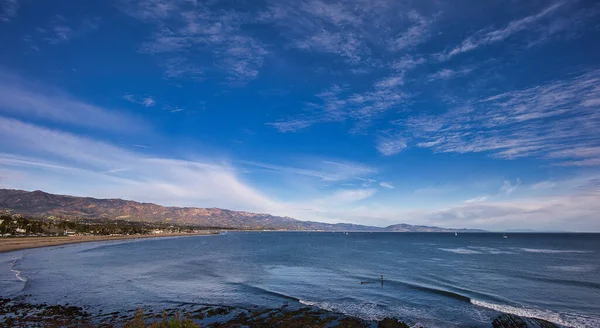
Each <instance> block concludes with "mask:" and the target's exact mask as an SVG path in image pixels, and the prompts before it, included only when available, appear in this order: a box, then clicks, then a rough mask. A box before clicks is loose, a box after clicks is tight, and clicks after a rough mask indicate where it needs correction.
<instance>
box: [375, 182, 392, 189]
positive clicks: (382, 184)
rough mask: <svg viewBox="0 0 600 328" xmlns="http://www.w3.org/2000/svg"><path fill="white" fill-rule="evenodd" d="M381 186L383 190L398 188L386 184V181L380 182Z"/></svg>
mask: <svg viewBox="0 0 600 328" xmlns="http://www.w3.org/2000/svg"><path fill="white" fill-rule="evenodd" d="M379 185H380V186H382V187H383V188H388V189H395V188H396V187H394V185H392V184H391V183H389V182H385V181H382V182H380V183H379Z"/></svg>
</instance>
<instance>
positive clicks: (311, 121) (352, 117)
mask: <svg viewBox="0 0 600 328" xmlns="http://www.w3.org/2000/svg"><path fill="white" fill-rule="evenodd" d="M380 82H381V83H380V84H376V85H374V86H373V88H372V89H369V90H367V91H364V92H355V93H349V92H347V90H346V89H345V88H342V87H340V86H338V85H335V84H334V85H332V86H331V87H330V88H328V89H326V90H324V91H323V92H320V93H318V94H316V95H315V96H316V97H317V98H319V100H320V101H319V102H314V103H309V104H308V105H307V106H306V108H305V110H306V113H305V114H300V115H298V116H296V117H291V118H288V119H284V120H281V121H279V122H272V123H267V124H269V125H272V126H273V127H275V128H276V129H278V130H279V131H280V132H296V131H299V130H301V129H304V128H307V127H309V126H312V125H315V124H321V123H329V122H342V121H346V120H349V121H352V122H354V123H355V124H354V128H353V129H352V131H351V132H360V131H362V130H364V129H366V128H367V127H369V126H370V125H371V124H372V122H373V121H374V120H376V119H378V118H380V117H381V116H382V115H383V114H384V113H385V112H387V111H388V110H390V109H392V108H394V107H395V106H399V105H401V104H403V103H404V102H405V101H406V99H407V98H408V95H407V94H405V93H403V92H402V91H399V90H397V89H396V88H394V87H395V86H396V85H398V84H399V83H401V78H399V77H398V76H396V77H392V78H391V79H386V80H382V81H380Z"/></svg>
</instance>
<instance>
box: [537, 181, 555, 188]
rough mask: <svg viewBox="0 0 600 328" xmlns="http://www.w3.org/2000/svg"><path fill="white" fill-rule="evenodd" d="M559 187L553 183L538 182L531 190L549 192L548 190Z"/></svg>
mask: <svg viewBox="0 0 600 328" xmlns="http://www.w3.org/2000/svg"><path fill="white" fill-rule="evenodd" d="M556 186H557V184H556V183H555V182H552V181H542V182H538V183H536V184H534V185H532V186H531V189H533V190H547V189H553V188H555V187H556Z"/></svg>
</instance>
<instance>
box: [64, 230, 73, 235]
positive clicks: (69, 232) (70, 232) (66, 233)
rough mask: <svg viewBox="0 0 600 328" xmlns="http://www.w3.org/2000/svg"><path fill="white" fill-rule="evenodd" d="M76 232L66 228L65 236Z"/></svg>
mask: <svg viewBox="0 0 600 328" xmlns="http://www.w3.org/2000/svg"><path fill="white" fill-rule="evenodd" d="M75 234H76V232H75V231H71V230H65V236H74V235H75Z"/></svg>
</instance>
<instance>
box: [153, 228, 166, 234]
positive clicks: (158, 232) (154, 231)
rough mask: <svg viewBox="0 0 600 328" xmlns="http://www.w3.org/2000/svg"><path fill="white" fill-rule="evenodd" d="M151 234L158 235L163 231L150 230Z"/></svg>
mask: <svg viewBox="0 0 600 328" xmlns="http://www.w3.org/2000/svg"><path fill="white" fill-rule="evenodd" d="M152 233H153V234H160V233H164V231H163V230H158V229H154V230H152Z"/></svg>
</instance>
